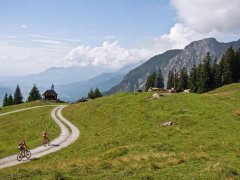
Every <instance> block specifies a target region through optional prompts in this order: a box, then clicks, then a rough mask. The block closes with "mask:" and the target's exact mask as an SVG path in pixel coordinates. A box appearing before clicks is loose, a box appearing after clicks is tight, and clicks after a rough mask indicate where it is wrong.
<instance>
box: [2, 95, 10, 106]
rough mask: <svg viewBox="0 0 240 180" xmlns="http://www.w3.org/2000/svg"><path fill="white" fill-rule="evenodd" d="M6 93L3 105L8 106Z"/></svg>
mask: <svg viewBox="0 0 240 180" xmlns="http://www.w3.org/2000/svg"><path fill="white" fill-rule="evenodd" d="M8 105H9V104H8V94H7V93H6V94H5V96H4V99H3V106H8Z"/></svg>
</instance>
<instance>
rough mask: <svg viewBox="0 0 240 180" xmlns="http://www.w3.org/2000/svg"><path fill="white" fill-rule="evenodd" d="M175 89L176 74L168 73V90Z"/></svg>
mask: <svg viewBox="0 0 240 180" xmlns="http://www.w3.org/2000/svg"><path fill="white" fill-rule="evenodd" d="M173 87H174V73H173V71H171V70H170V71H169V72H168V81H167V89H171V88H173Z"/></svg>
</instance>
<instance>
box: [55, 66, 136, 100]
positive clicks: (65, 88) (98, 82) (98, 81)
mask: <svg viewBox="0 0 240 180" xmlns="http://www.w3.org/2000/svg"><path fill="white" fill-rule="evenodd" d="M138 65H139V63H138V64H131V65H127V66H124V67H123V68H121V69H120V70H118V71H117V72H113V73H104V74H101V75H99V76H96V77H94V78H91V79H89V80H87V81H79V82H75V83H70V84H65V85H57V86H55V89H56V91H57V92H58V94H59V98H60V99H62V100H65V101H66V100H67V101H76V100H78V99H80V98H81V97H86V96H87V93H88V92H89V91H90V89H91V88H92V89H95V88H96V87H97V88H99V89H100V91H101V92H104V91H107V90H109V89H110V88H111V87H113V86H115V85H116V84H118V83H120V82H121V80H122V78H123V77H124V75H126V74H127V73H128V72H129V71H130V70H132V69H133V68H135V67H136V66H138Z"/></svg>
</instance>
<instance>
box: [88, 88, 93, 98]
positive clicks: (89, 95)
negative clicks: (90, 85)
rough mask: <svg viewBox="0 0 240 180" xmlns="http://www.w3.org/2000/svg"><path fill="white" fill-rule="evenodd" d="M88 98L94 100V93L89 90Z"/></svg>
mask: <svg viewBox="0 0 240 180" xmlns="http://www.w3.org/2000/svg"><path fill="white" fill-rule="evenodd" d="M88 98H89V99H94V93H93V90H92V89H91V90H90V91H89V93H88Z"/></svg>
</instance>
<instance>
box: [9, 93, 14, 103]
mask: <svg viewBox="0 0 240 180" xmlns="http://www.w3.org/2000/svg"><path fill="white" fill-rule="evenodd" d="M13 104H14V103H13V97H12V94H9V96H8V105H9V106H11V105H13Z"/></svg>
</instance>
